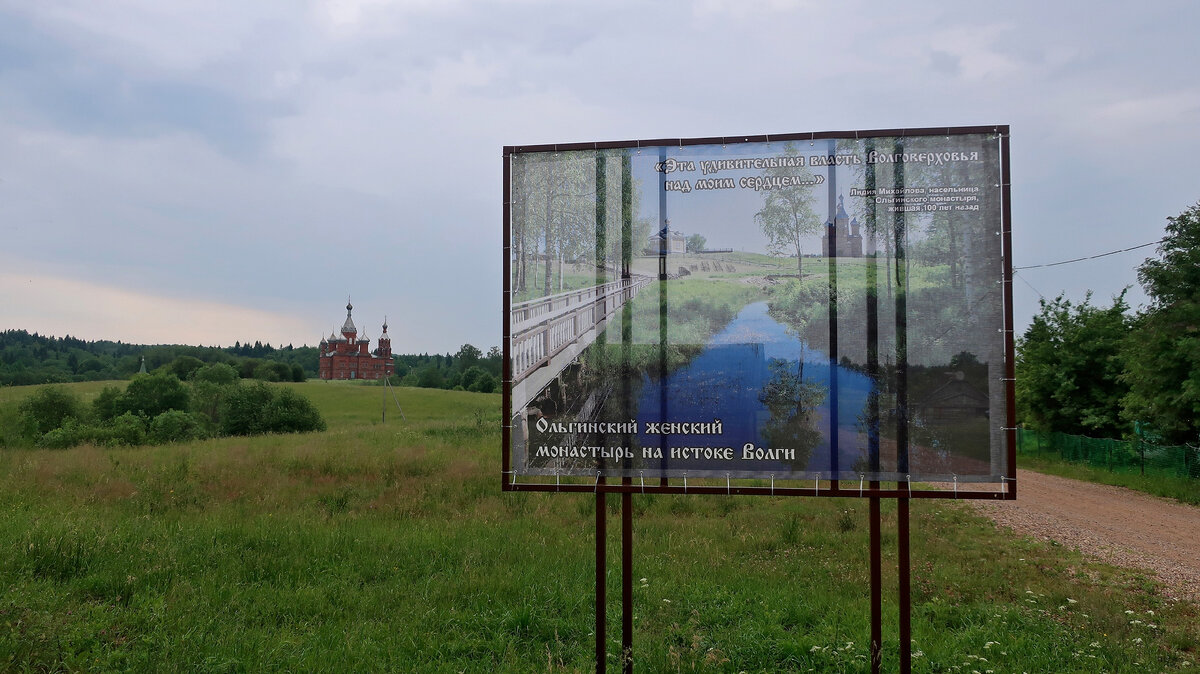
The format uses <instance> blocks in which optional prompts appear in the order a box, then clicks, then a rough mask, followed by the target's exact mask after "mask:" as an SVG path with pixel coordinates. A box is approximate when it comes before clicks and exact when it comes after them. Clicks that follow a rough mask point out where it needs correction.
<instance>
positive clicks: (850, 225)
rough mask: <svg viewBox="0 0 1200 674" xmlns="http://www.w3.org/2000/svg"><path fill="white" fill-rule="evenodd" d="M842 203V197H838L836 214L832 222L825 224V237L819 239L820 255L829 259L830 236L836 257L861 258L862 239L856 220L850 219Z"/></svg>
mask: <svg viewBox="0 0 1200 674" xmlns="http://www.w3.org/2000/svg"><path fill="white" fill-rule="evenodd" d="M843 201H844V197H842V196H839V197H838V207H837V213H836V214H834V216H833V222H827V223H825V236H824V237H822V239H821V254H822V255H824V256H825V257H830V255H829V240H830V235H832V237H833V243H834V253H835V255H836V257H862V256H863V238H862V234H860V233H859V231H858V218H854V219H853V220H851V219H850V215H849V214H848V213H846V207H845V205H844V204H843Z"/></svg>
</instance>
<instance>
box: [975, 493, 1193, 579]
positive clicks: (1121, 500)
mask: <svg viewBox="0 0 1200 674" xmlns="http://www.w3.org/2000/svg"><path fill="white" fill-rule="evenodd" d="M1017 485H1018V490H1017V500H1016V501H1006V502H999V503H992V502H985V501H973V502H972V504H973V505H975V506H976V507H977V508H979V510H981V511H982V512H983V513H985V514H986V515H987V516H988V517H990V518H992V520H993V521H995V522H996V524H998V525H1001V526H1005V527H1009V528H1011V529H1012V530H1013V531H1015V532H1017V533H1018V534H1022V535H1026V536H1030V537H1033V538H1040V539H1053V540H1055V541H1057V542H1059V543H1061V544H1063V545H1065V546H1067V547H1070V548H1078V549H1079V550H1080V551H1082V552H1084V553H1085V554H1089V555H1092V556H1095V557H1097V558H1099V559H1101V560H1102V561H1104V562H1107V563H1109V564H1113V565H1116V566H1123V567H1137V568H1143V569H1148V570H1151V571H1153V572H1154V573H1156V574H1157V575H1158V577H1159V579H1160V580H1161V581H1162V583H1163V586H1164V587H1163V591H1164V594H1165V595H1167V596H1169V597H1178V598H1181V599H1191V600H1192V601H1200V508H1195V507H1192V506H1186V505H1181V504H1179V503H1176V502H1174V501H1168V500H1165V499H1161V498H1156V497H1153V496H1148V495H1146V494H1143V493H1141V492H1137V491H1132V490H1130V489H1124V488H1121V487H1111V486H1108V485H1102V484H1093V483H1090V482H1079V481H1077V480H1068V479H1066V478H1061V477H1055V476H1053V475H1043V474H1041V473H1034V472H1031V471H1028V470H1018V471H1017Z"/></svg>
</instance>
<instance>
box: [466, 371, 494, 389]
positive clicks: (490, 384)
mask: <svg viewBox="0 0 1200 674" xmlns="http://www.w3.org/2000/svg"><path fill="white" fill-rule="evenodd" d="M468 390H471V391H474V392H476V393H491V392H492V391H495V390H496V378H495V377H493V376H492V374H491V373H490V372H484V373H483V374H482V375H480V376H479V378H478V379H476V380H475V383H473V384H471V388H470V389H468Z"/></svg>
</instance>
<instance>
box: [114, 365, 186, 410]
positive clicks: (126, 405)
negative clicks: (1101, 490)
mask: <svg viewBox="0 0 1200 674" xmlns="http://www.w3.org/2000/svg"><path fill="white" fill-rule="evenodd" d="M189 397H190V396H189V393H188V389H187V386H185V385H184V384H183V382H181V381H179V377H176V376H175V375H173V374H171V373H169V372H163V371H159V372H155V373H154V374H139V375H135V376H134V378H133V379H132V380H131V381H130V382H129V385H128V386H126V387H125V392H124V393H122V394H121V397H120V398H119V399H118V400H117V405H116V410H117V411H118V412H132V413H134V414H140V415H143V416H145V417H146V418H148V419H152V418H154V417H156V416H158V415H160V414H162V413H163V412H166V411H167V410H186V409H187V408H188V402H189Z"/></svg>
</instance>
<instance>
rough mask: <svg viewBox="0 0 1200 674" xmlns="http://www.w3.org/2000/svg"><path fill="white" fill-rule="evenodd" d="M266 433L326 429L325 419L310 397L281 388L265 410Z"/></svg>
mask: <svg viewBox="0 0 1200 674" xmlns="http://www.w3.org/2000/svg"><path fill="white" fill-rule="evenodd" d="M264 416H265V417H266V419H265V422H264V424H263V427H264V429H265V430H264V432H266V433H304V432H307V431H323V430H325V420H324V419H322V418H321V413H320V412H318V411H317V408H316V407H314V406H313V404H312V403H311V402H309V400H308V398H305V397H304V396H302V395H300V394H299V393H296V392H295V391H293V390H291V389H287V388H285V389H279V390H278V391H277V392H276V394H275V399H274V400H272V401H271V404H270V405H268V406H267V409H266V410H265V415H264Z"/></svg>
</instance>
